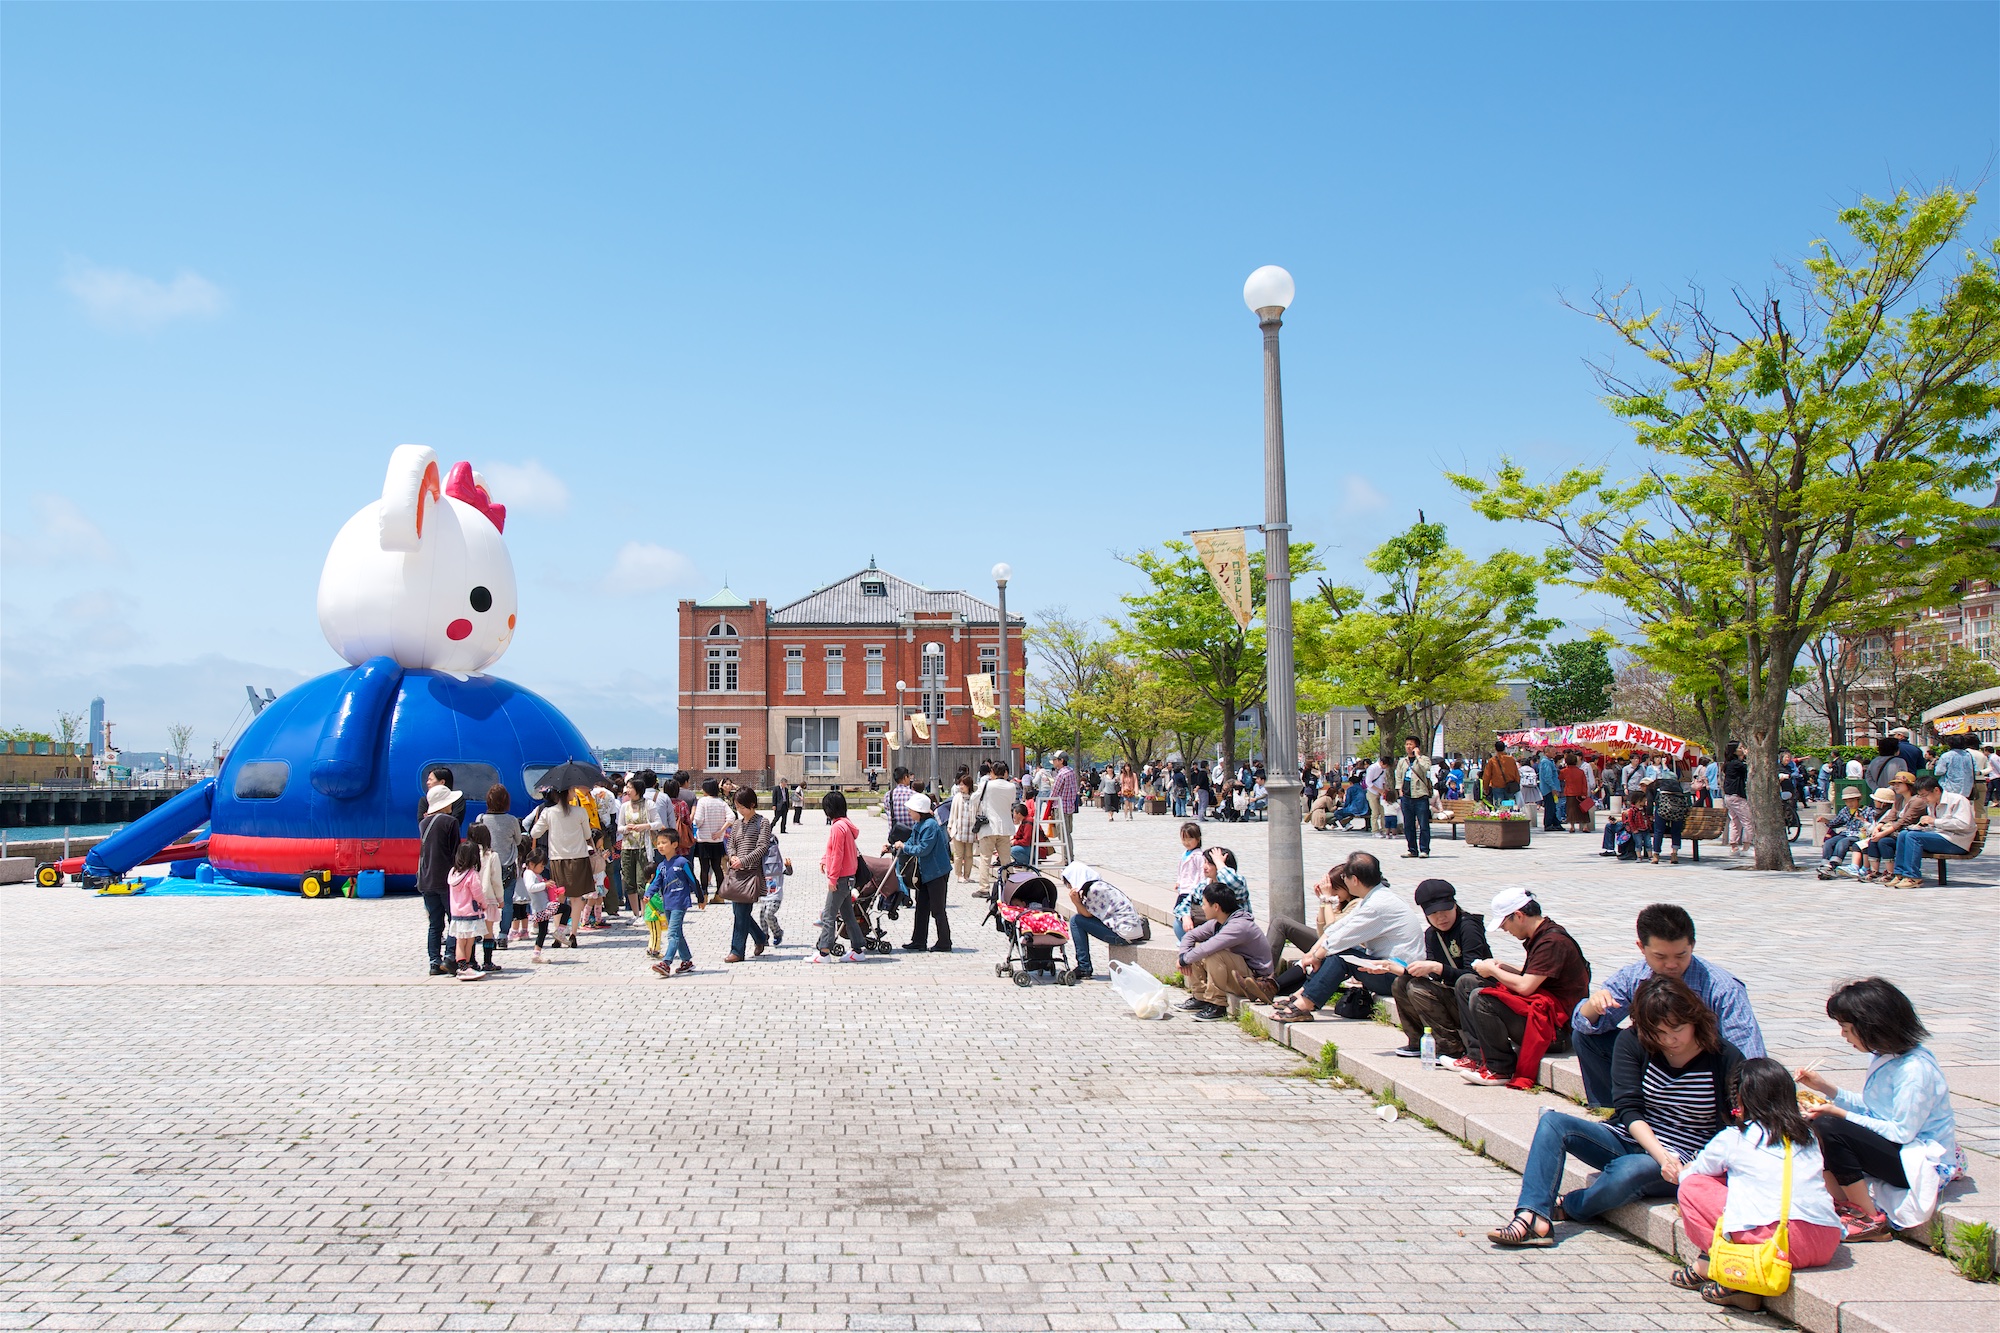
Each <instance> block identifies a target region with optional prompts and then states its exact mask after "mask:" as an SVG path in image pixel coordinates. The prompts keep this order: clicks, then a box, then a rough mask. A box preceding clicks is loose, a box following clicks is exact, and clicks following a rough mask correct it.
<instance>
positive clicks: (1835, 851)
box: [1819, 833, 1854, 861]
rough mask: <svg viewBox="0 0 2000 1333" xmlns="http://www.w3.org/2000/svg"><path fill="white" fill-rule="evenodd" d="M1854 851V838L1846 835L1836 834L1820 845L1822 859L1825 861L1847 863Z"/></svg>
mask: <svg viewBox="0 0 2000 1333" xmlns="http://www.w3.org/2000/svg"><path fill="white" fill-rule="evenodd" d="M1853 850H1854V839H1853V837H1852V836H1850V835H1849V834H1846V833H1836V834H1834V835H1833V836H1832V837H1831V838H1828V839H1827V840H1826V841H1825V842H1824V843H1822V844H1820V849H1819V853H1820V859H1821V860H1823V861H1845V860H1846V859H1847V854H1848V853H1849V852H1851V851H1853Z"/></svg>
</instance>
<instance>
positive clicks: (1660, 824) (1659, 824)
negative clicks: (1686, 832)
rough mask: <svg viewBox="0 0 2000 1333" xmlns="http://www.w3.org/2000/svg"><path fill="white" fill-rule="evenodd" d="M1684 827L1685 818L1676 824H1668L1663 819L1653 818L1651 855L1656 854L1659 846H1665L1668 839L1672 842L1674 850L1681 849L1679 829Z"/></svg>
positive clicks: (1658, 851)
mask: <svg viewBox="0 0 2000 1333" xmlns="http://www.w3.org/2000/svg"><path fill="white" fill-rule="evenodd" d="M1686 827H1687V820H1686V819H1682V820H1681V821H1680V822H1679V823H1678V824H1669V823H1667V822H1666V821H1665V820H1663V819H1656V820H1654V821H1653V855H1655V856H1658V855H1659V854H1660V848H1661V847H1663V846H1665V845H1666V844H1667V842H1668V841H1669V840H1671V841H1672V842H1673V844H1674V850H1675V851H1677V852H1678V851H1679V850H1680V849H1681V830H1682V829H1684V828H1686Z"/></svg>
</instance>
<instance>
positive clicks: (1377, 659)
mask: <svg viewBox="0 0 2000 1333" xmlns="http://www.w3.org/2000/svg"><path fill="white" fill-rule="evenodd" d="M1367 567H1368V569H1369V570H1370V571H1371V572H1372V573H1375V574H1378V575H1380V576H1381V578H1382V580H1383V584H1384V586H1383V588H1382V590H1381V591H1380V592H1378V593H1376V594H1375V595H1373V596H1372V597H1371V596H1369V595H1368V594H1366V593H1364V592H1362V591H1361V590H1360V589H1358V588H1351V587H1346V586H1342V585H1337V584H1334V583H1330V582H1327V581H1325V580H1321V582H1320V603H1321V605H1322V607H1323V608H1324V615H1323V617H1321V618H1320V619H1318V620H1317V621H1315V622H1314V623H1315V626H1316V627H1317V628H1318V629H1319V631H1320V638H1319V643H1318V645H1317V649H1318V651H1317V652H1316V653H1315V654H1314V655H1313V657H1314V664H1315V667H1316V672H1315V676H1314V678H1313V679H1312V680H1311V681H1310V682H1306V681H1303V680H1302V691H1301V693H1302V694H1303V696H1304V697H1305V698H1306V699H1307V700H1309V701H1310V702H1311V704H1312V706H1314V707H1327V706H1331V705H1335V704H1339V705H1345V706H1349V707H1354V706H1362V707H1366V708H1367V709H1368V715H1369V716H1370V717H1371V718H1373V719H1374V720H1375V727H1376V740H1377V742H1378V744H1379V745H1380V747H1381V752H1382V753H1383V754H1395V753H1400V751H1401V749H1402V744H1403V736H1404V735H1405V734H1406V732H1412V731H1413V732H1415V733H1416V734H1418V735H1420V736H1422V737H1423V739H1424V742H1425V743H1426V744H1428V742H1429V739H1430V735H1431V731H1432V729H1433V728H1434V727H1435V726H1436V725H1437V722H1438V719H1439V716H1440V715H1441V714H1442V713H1443V712H1444V711H1445V710H1447V709H1449V708H1450V707H1452V706H1453V705H1457V704H1476V703H1490V702H1493V701H1495V700H1498V699H1500V698H1501V697H1503V695H1504V694H1505V691H1504V690H1502V689H1501V687H1500V677H1501V675H1502V673H1503V672H1505V671H1506V670H1508V668H1510V667H1511V666H1513V665H1514V664H1515V663H1516V662H1518V661H1519V660H1520V659H1521V658H1522V657H1523V656H1525V655H1526V654H1528V653H1530V652H1532V651H1533V650H1534V648H1535V646H1536V645H1538V644H1540V643H1541V642H1542V641H1543V640H1545V639H1546V638H1547V637H1548V636H1549V635H1550V634H1552V633H1554V632H1555V631H1556V630H1557V629H1559V628H1561V626H1562V622H1561V621H1560V620H1554V619H1550V618H1547V617H1544V616H1539V615H1537V614H1536V604H1535V598H1536V590H1537V586H1538V584H1539V583H1540V580H1541V572H1542V567H1541V565H1540V563H1539V562H1537V561H1535V560H1531V559H1529V558H1527V557H1526V556H1521V555H1517V554H1515V553H1514V552H1512V551H1501V552H1499V553H1498V554H1495V555H1493V556H1490V557H1488V558H1487V559H1486V560H1483V561H1480V562H1478V563H1476V564H1475V563H1474V562H1473V561H1472V560H1470V559H1468V558H1467V557H1466V556H1465V555H1464V553H1463V552H1461V551H1459V550H1458V549H1457V548H1455V547H1453V546H1452V545H1451V544H1450V542H1449V540H1448V538H1447V534H1446V531H1445V526H1444V524H1442V523H1432V522H1429V521H1427V520H1426V519H1425V518H1424V516H1423V514H1422V513H1421V512H1419V513H1418V515H1417V521H1416V522H1415V523H1414V524H1412V525H1411V526H1410V528H1409V530H1408V531H1406V532H1403V533H1399V534H1398V535H1396V536H1394V537H1391V538H1390V539H1389V540H1388V541H1386V542H1384V543H1383V544H1382V545H1380V546H1378V547H1377V548H1375V551H1374V552H1373V553H1372V554H1371V555H1370V556H1369V557H1368V561H1367ZM1302 675H1303V672H1302Z"/></svg>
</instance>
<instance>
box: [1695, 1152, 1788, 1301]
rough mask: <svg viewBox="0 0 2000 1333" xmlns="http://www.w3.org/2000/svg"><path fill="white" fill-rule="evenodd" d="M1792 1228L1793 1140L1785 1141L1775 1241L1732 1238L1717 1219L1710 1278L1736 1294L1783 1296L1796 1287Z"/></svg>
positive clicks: (1772, 1237)
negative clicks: (1783, 1174) (1791, 1248)
mask: <svg viewBox="0 0 2000 1333" xmlns="http://www.w3.org/2000/svg"><path fill="white" fill-rule="evenodd" d="M1791 1226H1792V1141H1791V1140H1790V1139H1786V1140H1785V1183H1784V1186H1783V1188H1782V1189H1781V1190H1780V1192H1779V1195H1778V1229H1777V1230H1776V1231H1773V1232H1772V1233H1771V1239H1769V1240H1766V1241H1760V1242H1758V1243H1756V1244H1754V1245H1752V1244H1744V1243H1742V1242H1740V1241H1733V1240H1730V1239H1729V1238H1728V1235H1727V1233H1725V1232H1724V1231H1723V1229H1722V1218H1721V1216H1720V1215H1718V1216H1717V1217H1716V1219H1715V1239H1714V1240H1712V1241H1710V1242H1709V1246H1708V1275H1709V1277H1710V1278H1711V1279H1713V1280H1714V1281H1716V1282H1719V1283H1721V1284H1722V1285H1723V1286H1725V1287H1728V1288H1730V1289H1732V1290H1734V1291H1746V1292H1749V1293H1750V1294H1751V1295H1753V1296H1782V1295H1784V1294H1785V1291H1786V1289H1787V1288H1789V1287H1790V1286H1791V1285H1792V1261H1791V1260H1790V1259H1789V1258H1788V1257H1787V1256H1788V1255H1789V1254H1790V1253H1791V1250H1790V1247H1789V1246H1788V1245H1787V1244H1786V1241H1787V1240H1788V1239H1789V1238H1790V1236H1791Z"/></svg>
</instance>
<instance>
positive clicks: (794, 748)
mask: <svg viewBox="0 0 2000 1333" xmlns="http://www.w3.org/2000/svg"><path fill="white" fill-rule="evenodd" d="M829 747H830V748H829ZM785 753H786V754H795V755H798V756H799V757H800V759H801V760H802V761H803V763H804V767H805V775H806V776H807V777H809V778H832V777H839V776H840V719H839V718H838V717H822V716H820V715H818V714H814V715H813V716H811V717H788V718H786V719H785Z"/></svg>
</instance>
